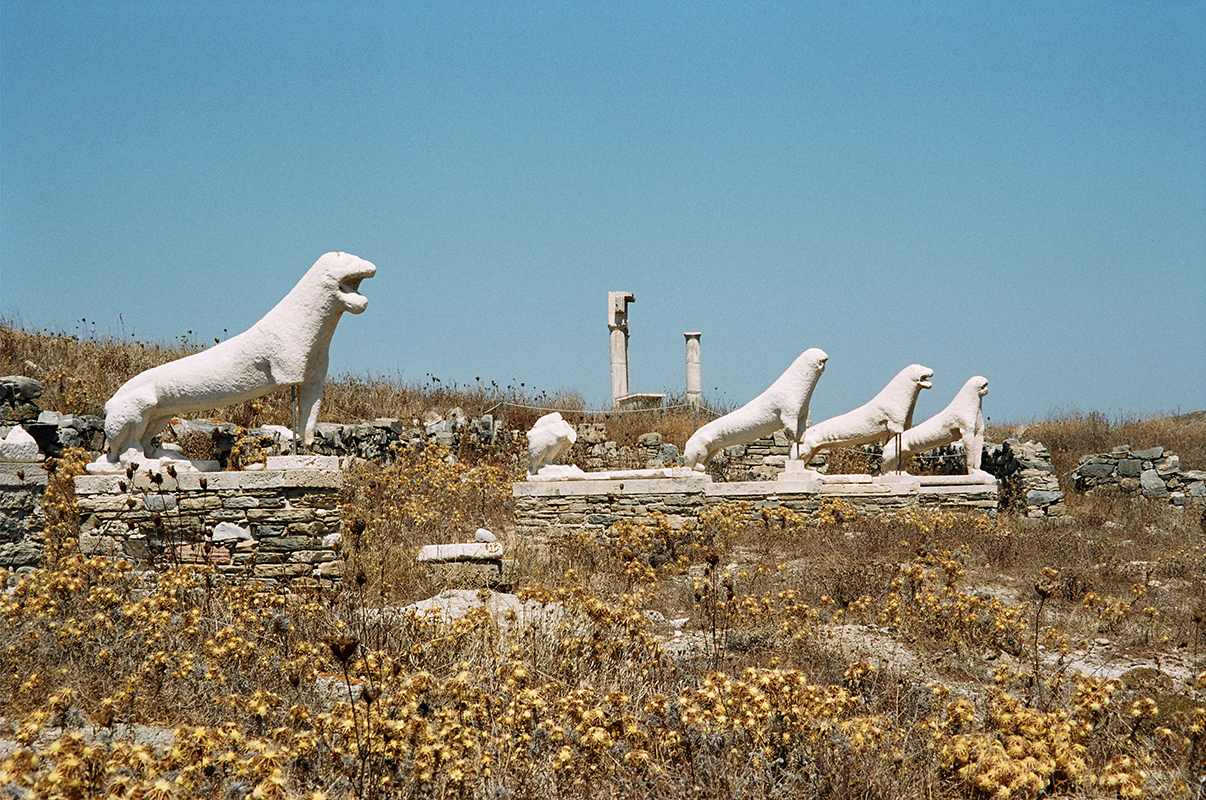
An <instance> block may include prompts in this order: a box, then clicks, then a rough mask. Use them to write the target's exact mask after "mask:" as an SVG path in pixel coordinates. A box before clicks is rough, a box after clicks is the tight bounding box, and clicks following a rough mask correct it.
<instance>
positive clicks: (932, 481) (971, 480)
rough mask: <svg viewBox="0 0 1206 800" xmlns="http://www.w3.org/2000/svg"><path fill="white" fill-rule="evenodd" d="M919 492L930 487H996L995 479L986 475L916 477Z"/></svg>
mask: <svg viewBox="0 0 1206 800" xmlns="http://www.w3.org/2000/svg"><path fill="white" fill-rule="evenodd" d="M917 480H919V481H920V482H921V490H922V491H925V489H926V488H927V487H930V486H991V487H992V488H993V489H996V487H997V479H996V478H995V477H993V476H992V475H989V474H988V473H984V474H983V475H918V476H917Z"/></svg>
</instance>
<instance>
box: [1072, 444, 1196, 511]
mask: <svg viewBox="0 0 1206 800" xmlns="http://www.w3.org/2000/svg"><path fill="white" fill-rule="evenodd" d="M1072 484H1073V486H1074V487H1075V489H1076V490H1077V491H1078V492H1086V493H1089V494H1093V493H1095V492H1102V491H1113V492H1119V493H1122V494H1132V495H1136V496H1140V497H1147V498H1151V499H1154V500H1165V501H1167V502H1169V503H1170V504H1172V505H1174V506H1185V505H1187V504H1206V470H1191V469H1182V467H1181V459H1180V457H1179V456H1177V455H1176V454H1175V453H1170V452H1168V451H1167V450H1165V449H1164V448H1163V447H1158V446H1157V447H1147V448H1143V449H1136V448H1133V447H1131V446H1130V445H1121V446H1119V447H1115V448H1114V449H1113V450H1111V451H1110V452H1108V453H1096V454H1093V455H1087V456H1081V458H1080V463H1079V464H1078V465H1077V467H1076V469H1075V470H1073V472H1072Z"/></svg>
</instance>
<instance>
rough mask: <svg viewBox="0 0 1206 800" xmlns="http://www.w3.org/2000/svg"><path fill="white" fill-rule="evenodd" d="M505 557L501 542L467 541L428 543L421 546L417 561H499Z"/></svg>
mask: <svg viewBox="0 0 1206 800" xmlns="http://www.w3.org/2000/svg"><path fill="white" fill-rule="evenodd" d="M502 557H503V546H502V543H501V542H466V543H464V544H428V545H424V546H423V547H421V548H419V556H418V558H417V559H415V560H416V561H419V562H421V563H429V564H449V563H456V562H476V561H499V560H500V559H502Z"/></svg>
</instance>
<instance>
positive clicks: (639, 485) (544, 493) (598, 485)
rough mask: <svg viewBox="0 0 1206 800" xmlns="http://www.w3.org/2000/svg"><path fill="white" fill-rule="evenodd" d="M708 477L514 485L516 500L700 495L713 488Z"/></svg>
mask: <svg viewBox="0 0 1206 800" xmlns="http://www.w3.org/2000/svg"><path fill="white" fill-rule="evenodd" d="M711 485H712V479H711V478H709V477H708V476H706V475H698V474H697V475H696V476H693V477H690V478H638V479H618V480H589V481H522V482H519V483H513V484H511V495H512V496H513V497H578V496H589V495H600V494H602V495H608V494H630V495H640V494H699V493H702V492H703V491H704V487H706V486H711Z"/></svg>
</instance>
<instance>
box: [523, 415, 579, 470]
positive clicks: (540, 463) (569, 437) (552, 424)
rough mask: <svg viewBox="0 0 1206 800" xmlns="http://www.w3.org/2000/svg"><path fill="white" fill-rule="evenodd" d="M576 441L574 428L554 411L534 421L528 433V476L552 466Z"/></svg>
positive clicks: (576, 434) (576, 436)
mask: <svg viewBox="0 0 1206 800" xmlns="http://www.w3.org/2000/svg"><path fill="white" fill-rule="evenodd" d="M577 440H578V433H577V431H575V430H574V426H573V425H570V424H569V423H568V422H566V421H565V420H564V419H562V418H561V414H559V413H558V412H556V411H554V412H552V413H551V414H545V415H544V416H543V417H541V418H540V419H538V420H536V422H535V424H533V425H532V428H531V430H529V431H528V474H530V475H535V474H538V473H539V472H540V471H541V470H542V469H543V468H545V467H547V466H550V465H552V464H553V463H554V462H555V461H557V460H559V459H560V458H561V457H562V456H564V455H565V454H566V453H568V452H569V451H570V448H571V447H573V446H574V442H576V441H577ZM550 475H551V473H550Z"/></svg>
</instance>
